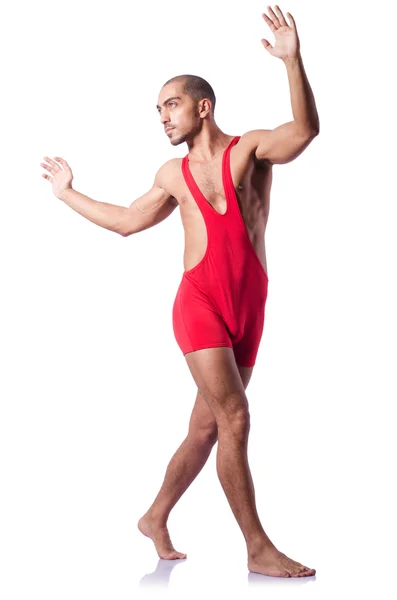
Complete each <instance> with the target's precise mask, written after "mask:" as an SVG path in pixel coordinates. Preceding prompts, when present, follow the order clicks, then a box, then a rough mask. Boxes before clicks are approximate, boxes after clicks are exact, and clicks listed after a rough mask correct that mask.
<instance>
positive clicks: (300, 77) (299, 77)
mask: <svg viewBox="0 0 397 600" xmlns="http://www.w3.org/2000/svg"><path fill="white" fill-rule="evenodd" d="M284 64H285V66H286V68H287V74H288V82H289V88H290V94H291V105H292V114H293V117H294V121H295V123H296V124H297V126H298V127H300V128H302V130H305V131H306V130H310V131H315V132H318V131H319V129H320V123H319V118H318V113H317V108H316V103H315V100H314V96H313V92H312V89H311V87H310V84H309V81H308V79H307V77H306V73H305V69H304V67H303V62H302V57H301V55H300V53H299V54H298V56H297V57H296V58H286V59H285V60H284Z"/></svg>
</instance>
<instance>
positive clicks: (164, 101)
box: [157, 82, 202, 146]
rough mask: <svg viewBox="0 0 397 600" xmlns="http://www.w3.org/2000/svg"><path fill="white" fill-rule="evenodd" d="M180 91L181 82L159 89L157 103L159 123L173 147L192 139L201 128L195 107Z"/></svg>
mask: <svg viewBox="0 0 397 600" xmlns="http://www.w3.org/2000/svg"><path fill="white" fill-rule="evenodd" d="M182 89H183V83H181V82H175V83H169V84H168V85H165V86H164V87H163V88H162V89H161V91H160V94H159V97H158V101H157V110H158V113H159V115H160V121H161V123H162V125H163V127H164V130H165V133H166V135H167V136H168V138H169V140H170V142H171V144H172V145H173V146H178V144H182V143H183V142H185V141H186V140H187V139H188V138H190V137H193V136H194V135H195V134H196V133H197V131H199V130H200V128H201V126H202V119H200V116H199V114H198V108H197V106H195V104H194V102H193V100H192V99H191V98H190V96H188V95H187V94H184V93H183V91H182Z"/></svg>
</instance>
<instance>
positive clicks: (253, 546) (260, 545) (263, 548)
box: [247, 534, 277, 560]
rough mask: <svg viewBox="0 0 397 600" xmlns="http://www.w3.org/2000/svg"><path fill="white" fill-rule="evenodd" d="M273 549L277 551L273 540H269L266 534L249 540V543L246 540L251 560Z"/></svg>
mask: <svg viewBox="0 0 397 600" xmlns="http://www.w3.org/2000/svg"><path fill="white" fill-rule="evenodd" d="M274 551H277V548H276V546H275V545H274V544H273V542H271V541H270V539H269V538H268V537H267V535H266V534H265V537H264V536H261V537H258V538H256V539H254V540H250V542H249V543H248V542H247V553H248V558H249V559H251V560H254V559H255V558H256V557H258V556H260V555H261V554H263V553H268V552H274Z"/></svg>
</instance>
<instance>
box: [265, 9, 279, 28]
mask: <svg viewBox="0 0 397 600" xmlns="http://www.w3.org/2000/svg"><path fill="white" fill-rule="evenodd" d="M267 9H268V11H269V13H270V16H271V18H272V20H273V23H274V25H275V27H276V29H278V28H279V27H280V21H279V20H278V16H277V15H276V13H275V12H274V10H273V9H272V7H271V6H268V7H267Z"/></svg>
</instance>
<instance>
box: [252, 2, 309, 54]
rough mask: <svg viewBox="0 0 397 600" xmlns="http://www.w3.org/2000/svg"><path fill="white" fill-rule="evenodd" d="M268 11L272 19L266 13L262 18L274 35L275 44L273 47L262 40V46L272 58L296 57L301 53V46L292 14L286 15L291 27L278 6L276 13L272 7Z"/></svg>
mask: <svg viewBox="0 0 397 600" xmlns="http://www.w3.org/2000/svg"><path fill="white" fill-rule="evenodd" d="M267 9H268V11H269V14H270V17H269V16H268V15H267V14H266V13H263V15H262V17H263V18H264V20H265V21H266V23H267V24H268V25H269V27H270V29H271V31H272V32H273V34H274V39H275V44H274V46H272V45H271V44H270V42H269V41H268V40H266V39H262V40H261V41H262V44H263V45H264V47H265V48H266V50H267V51H268V52H269V53H270V54H271V55H272V56H276V57H277V58H281V59H285V58H294V57H296V56H297V54H298V52H299V45H300V44H299V38H298V32H297V30H296V25H295V21H294V18H293V17H292V15H291V13H289V12H287V13H286V15H287V16H288V19H289V21H290V22H291V25H289V24H288V23H287V21H286V20H285V17H284V15H283V13H282V12H281V10H280V8H279V7H278V6H277V5H275V7H274V9H275V12H274V11H273V9H272V8H271V7H270V6H268V7H267ZM276 13H277V14H276Z"/></svg>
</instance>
